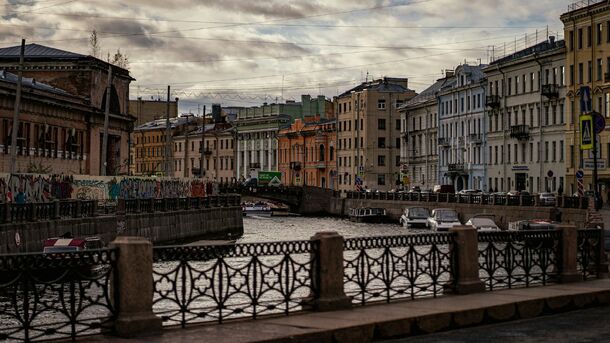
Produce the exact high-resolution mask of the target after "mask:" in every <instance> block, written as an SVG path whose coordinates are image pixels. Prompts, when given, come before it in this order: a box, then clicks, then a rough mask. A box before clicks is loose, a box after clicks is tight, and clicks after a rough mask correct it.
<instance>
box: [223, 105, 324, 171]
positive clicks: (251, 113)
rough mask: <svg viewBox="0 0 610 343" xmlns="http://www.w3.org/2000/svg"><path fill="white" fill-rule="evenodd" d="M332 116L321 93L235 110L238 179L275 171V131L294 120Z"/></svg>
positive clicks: (276, 135) (276, 147) (276, 139)
mask: <svg viewBox="0 0 610 343" xmlns="http://www.w3.org/2000/svg"><path fill="white" fill-rule="evenodd" d="M315 115H319V116H320V117H322V118H328V116H329V115H332V102H330V101H329V100H326V98H325V97H324V96H323V95H319V96H318V97H317V98H311V96H309V95H302V96H301V102H295V101H286V103H284V104H266V103H265V104H263V106H257V107H249V108H241V109H239V110H238V113H237V120H236V122H235V124H236V130H237V141H238V144H237V166H236V169H237V178H238V179H247V178H248V177H250V174H251V172H252V171H255V170H264V171H277V170H278V156H277V149H278V145H277V144H278V142H277V141H278V132H279V130H280V128H282V127H288V126H290V124H292V123H293V122H294V121H295V120H296V119H303V118H304V117H307V116H315Z"/></svg>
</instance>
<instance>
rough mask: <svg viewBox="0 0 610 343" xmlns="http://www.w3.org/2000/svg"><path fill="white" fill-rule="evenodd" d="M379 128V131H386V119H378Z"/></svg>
mask: <svg viewBox="0 0 610 343" xmlns="http://www.w3.org/2000/svg"><path fill="white" fill-rule="evenodd" d="M413 126H415V125H413ZM377 128H378V129H379V130H385V119H377Z"/></svg>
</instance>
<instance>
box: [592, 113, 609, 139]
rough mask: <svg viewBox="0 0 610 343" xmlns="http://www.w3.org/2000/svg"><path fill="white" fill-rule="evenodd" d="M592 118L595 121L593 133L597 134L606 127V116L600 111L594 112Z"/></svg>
mask: <svg viewBox="0 0 610 343" xmlns="http://www.w3.org/2000/svg"><path fill="white" fill-rule="evenodd" d="M593 120H594V121H595V133H597V134H598V135H599V134H600V133H602V131H604V129H605V128H606V118H604V116H603V115H601V114H600V113H595V115H594V116H593Z"/></svg>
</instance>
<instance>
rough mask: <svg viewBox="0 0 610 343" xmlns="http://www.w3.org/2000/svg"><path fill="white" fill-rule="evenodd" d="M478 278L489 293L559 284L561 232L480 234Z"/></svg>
mask: <svg viewBox="0 0 610 343" xmlns="http://www.w3.org/2000/svg"><path fill="white" fill-rule="evenodd" d="M478 240H479V277H480V279H481V280H482V281H483V282H484V283H485V286H486V288H487V289H488V290H494V289H497V288H513V287H529V286H533V285H546V284H548V283H553V282H557V281H558V275H559V272H560V270H559V269H560V258H559V256H560V241H561V232H560V231H555V230H546V231H512V232H506V231H504V232H480V233H479V235H478Z"/></svg>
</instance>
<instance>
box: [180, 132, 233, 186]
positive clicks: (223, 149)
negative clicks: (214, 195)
mask: <svg viewBox="0 0 610 343" xmlns="http://www.w3.org/2000/svg"><path fill="white" fill-rule="evenodd" d="M202 140H205V149H204V163H203V177H204V178H205V179H206V180H209V181H216V182H232V181H234V180H235V177H236V176H235V128H234V127H233V125H231V124H229V123H212V124H206V125H205V134H203V127H202V125H199V126H198V127H197V128H196V129H194V130H191V131H189V132H188V134H187V133H184V134H180V135H177V136H176V137H174V139H173V141H174V156H173V157H174V160H175V165H176V169H175V170H174V176H175V177H200V175H201V174H200V170H201V142H202Z"/></svg>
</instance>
